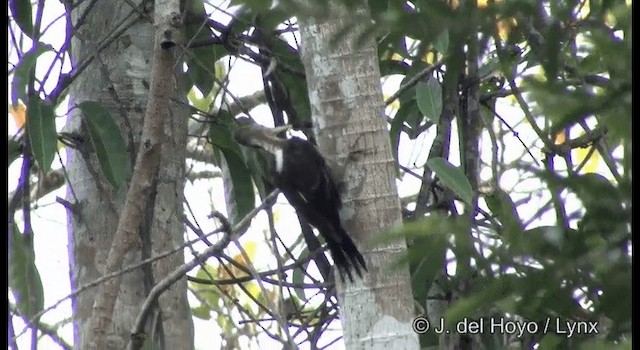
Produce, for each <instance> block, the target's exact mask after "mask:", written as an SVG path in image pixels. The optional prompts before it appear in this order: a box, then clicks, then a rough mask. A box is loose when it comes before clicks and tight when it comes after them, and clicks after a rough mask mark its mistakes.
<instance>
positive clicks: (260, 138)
mask: <svg viewBox="0 0 640 350" xmlns="http://www.w3.org/2000/svg"><path fill="white" fill-rule="evenodd" d="M289 129H291V125H283V126H278V127H275V128H267V127H265V126H262V125H259V124H255V123H252V124H245V125H242V126H240V127H239V128H238V129H236V131H235V133H234V134H233V137H234V138H235V140H236V141H237V142H238V143H241V144H243V145H245V146H250V147H257V148H262V149H264V150H266V151H268V152H270V153H275V150H279V149H282V148H283V147H284V145H285V143H286V139H283V138H281V137H279V136H278V135H279V134H280V133H283V132H286V131H287V130H289Z"/></svg>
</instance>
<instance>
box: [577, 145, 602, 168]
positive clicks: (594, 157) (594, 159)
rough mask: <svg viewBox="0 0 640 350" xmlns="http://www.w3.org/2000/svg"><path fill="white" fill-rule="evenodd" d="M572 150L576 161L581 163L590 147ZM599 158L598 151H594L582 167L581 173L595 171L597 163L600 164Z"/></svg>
mask: <svg viewBox="0 0 640 350" xmlns="http://www.w3.org/2000/svg"><path fill="white" fill-rule="evenodd" d="M574 151H575V158H576V163H577V164H582V162H583V161H584V159H585V158H586V157H587V155H588V154H589V151H590V148H577V149H575V150H574ZM600 158H601V157H600V153H599V152H598V151H597V150H596V151H594V152H593V154H591V157H589V159H588V160H587V162H586V163H585V165H584V167H583V168H582V173H597V169H598V165H599V164H600Z"/></svg>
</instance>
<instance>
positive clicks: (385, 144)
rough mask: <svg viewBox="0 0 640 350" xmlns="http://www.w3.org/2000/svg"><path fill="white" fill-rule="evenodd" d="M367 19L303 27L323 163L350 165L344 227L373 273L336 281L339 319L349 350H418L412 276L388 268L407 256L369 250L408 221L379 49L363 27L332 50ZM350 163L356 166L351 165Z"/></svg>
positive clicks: (332, 19) (352, 14)
mask: <svg viewBox="0 0 640 350" xmlns="http://www.w3.org/2000/svg"><path fill="white" fill-rule="evenodd" d="M367 13H368V12H367V10H366V9H364V8H360V9H356V10H355V11H354V10H353V9H350V10H346V9H344V8H337V7H334V8H333V9H331V10H329V14H328V15H327V16H323V17H322V18H301V19H300V33H301V39H302V58H303V63H304V65H305V72H306V77H307V84H308V90H309V98H310V102H311V110H312V119H313V122H314V127H315V128H314V129H315V131H316V136H317V140H318V145H319V148H320V150H321V152H323V153H324V154H325V155H327V156H329V157H332V158H334V159H337V160H338V162H344V163H345V164H346V172H345V178H344V179H343V180H344V183H345V186H344V187H345V188H344V192H343V193H342V199H343V204H344V207H343V211H342V213H341V215H342V220H343V223H344V226H345V229H346V230H347V232H349V233H350V234H351V235H352V237H354V238H355V240H356V241H357V242H359V243H358V246H359V247H360V248H361V250H362V252H363V255H364V256H365V259H366V260H367V265H368V269H369V272H368V273H367V274H366V276H365V278H364V279H363V280H362V281H356V282H355V283H354V284H349V283H347V284H345V285H343V284H340V283H339V281H338V300H339V303H340V306H341V309H340V318H341V321H342V325H343V329H344V336H345V343H346V347H347V348H348V349H364V348H366V349H383V348H387V349H390V348H397V349H417V348H418V347H419V343H418V337H417V335H416V334H415V333H414V332H413V331H412V330H411V321H412V318H413V311H414V310H413V299H412V295H411V285H410V279H409V271H408V269H407V268H406V267H402V268H400V269H398V270H391V269H390V263H391V262H392V261H394V260H395V259H396V258H398V257H399V256H401V255H403V254H405V253H406V244H405V242H404V241H397V242H394V243H390V244H387V245H385V246H376V247H373V246H371V245H370V244H368V242H370V241H371V240H372V239H373V238H374V237H376V236H377V235H379V234H380V233H382V232H384V231H385V230H388V229H390V228H394V227H397V226H398V225H400V224H401V220H402V219H401V212H400V202H399V200H398V193H397V188H396V183H395V170H394V161H393V156H392V152H391V146H390V143H389V135H388V131H387V128H386V122H385V119H384V105H383V96H382V89H381V85H380V71H379V67H378V60H377V51H376V46H375V43H374V42H373V40H366V41H364V43H362V42H358V38H359V34H360V33H362V26H361V24H356V25H355V28H354V29H353V30H352V31H349V32H348V33H346V34H344V32H343V35H344V37H342V38H340V40H338V41H337V42H336V45H335V46H333V45H330V43H332V42H333V39H335V35H336V33H339V32H340V31H341V29H342V28H344V26H345V25H346V24H348V23H349V24H353V21H358V23H367V22H366V18H367ZM354 152H355V153H354ZM350 155H351V156H352V157H351V158H353V159H352V160H350V161H347V159H349V158H350ZM336 280H338V279H336Z"/></svg>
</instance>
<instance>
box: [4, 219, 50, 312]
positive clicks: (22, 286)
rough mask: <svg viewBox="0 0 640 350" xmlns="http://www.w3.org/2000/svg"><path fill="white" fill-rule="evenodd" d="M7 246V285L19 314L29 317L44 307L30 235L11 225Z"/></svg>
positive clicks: (42, 291) (42, 292) (40, 282)
mask: <svg viewBox="0 0 640 350" xmlns="http://www.w3.org/2000/svg"><path fill="white" fill-rule="evenodd" d="M10 234H11V244H10V246H9V287H10V288H11V292H12V293H13V296H14V297H15V299H16V301H17V308H18V310H19V311H20V314H22V315H24V316H25V317H26V318H28V319H31V318H32V317H33V316H35V315H36V314H37V313H38V312H40V311H42V309H43V308H44V290H43V287H42V280H41V279H40V273H39V272H38V268H37V267H36V264H35V255H34V252H33V239H32V238H31V237H32V236H31V235H29V236H28V237H29V238H27V236H25V235H23V234H20V231H19V230H18V227H17V225H15V224H13V225H11V232H10Z"/></svg>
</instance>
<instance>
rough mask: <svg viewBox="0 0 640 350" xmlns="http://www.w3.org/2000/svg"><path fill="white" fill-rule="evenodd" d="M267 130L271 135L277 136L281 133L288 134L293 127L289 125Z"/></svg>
mask: <svg viewBox="0 0 640 350" xmlns="http://www.w3.org/2000/svg"><path fill="white" fill-rule="evenodd" d="M267 130H268V131H269V133H270V134H272V135H274V136H275V135H278V134H279V133H281V132H287V131H289V130H291V125H290V124H287V125H282V126H277V127H275V128H267Z"/></svg>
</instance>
